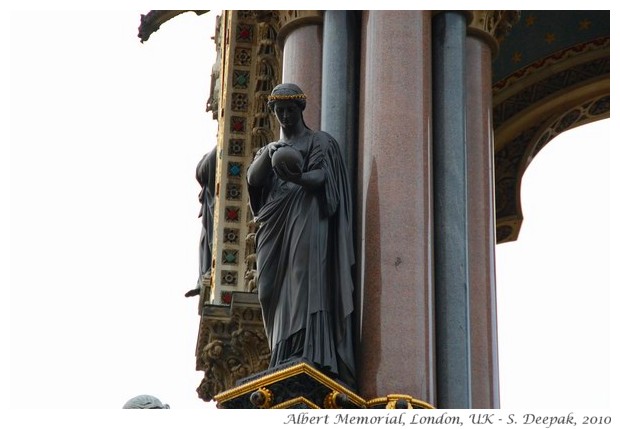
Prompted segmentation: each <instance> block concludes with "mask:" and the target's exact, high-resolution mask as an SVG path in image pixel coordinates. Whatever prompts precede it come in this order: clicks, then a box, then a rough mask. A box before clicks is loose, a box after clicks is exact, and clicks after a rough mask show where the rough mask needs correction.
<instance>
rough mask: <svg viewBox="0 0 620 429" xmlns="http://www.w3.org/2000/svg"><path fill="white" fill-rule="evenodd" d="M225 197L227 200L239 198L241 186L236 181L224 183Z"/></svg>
mask: <svg viewBox="0 0 620 429" xmlns="http://www.w3.org/2000/svg"><path fill="white" fill-rule="evenodd" d="M226 199H227V200H240V199H241V186H240V185H238V184H237V183H227V184H226Z"/></svg>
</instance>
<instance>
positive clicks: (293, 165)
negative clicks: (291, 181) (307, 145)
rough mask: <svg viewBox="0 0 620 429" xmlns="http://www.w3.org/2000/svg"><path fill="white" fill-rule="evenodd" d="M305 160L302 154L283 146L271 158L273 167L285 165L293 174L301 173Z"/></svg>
mask: <svg viewBox="0 0 620 429" xmlns="http://www.w3.org/2000/svg"><path fill="white" fill-rule="evenodd" d="M303 162H304V159H303V157H302V156H301V152H299V151H298V150H297V149H295V148H293V147H291V146H282V147H279V148H278V150H276V151H275V152H274V153H273V155H272V156H271V165H272V166H273V167H275V166H276V165H278V164H280V163H284V164H285V165H286V167H287V168H288V170H289V171H290V172H291V173H301V171H302V167H303Z"/></svg>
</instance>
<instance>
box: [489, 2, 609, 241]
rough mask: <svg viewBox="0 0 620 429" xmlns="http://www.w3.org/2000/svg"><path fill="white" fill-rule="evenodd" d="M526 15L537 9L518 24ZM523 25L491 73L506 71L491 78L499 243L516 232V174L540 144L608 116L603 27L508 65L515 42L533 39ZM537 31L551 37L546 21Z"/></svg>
mask: <svg viewBox="0 0 620 429" xmlns="http://www.w3.org/2000/svg"><path fill="white" fill-rule="evenodd" d="M528 16H532V17H534V16H538V15H534V14H532V15H528V13H527V11H525V13H524V15H523V16H522V20H521V26H522V27H523V28H525V27H527V23H524V22H523V20H526V21H527V19H528ZM598 18H601V19H604V18H605V15H600V16H598ZM595 19H596V16H590V17H587V18H586V17H584V16H583V15H579V13H578V12H577V11H572V12H567V13H566V15H565V16H559V17H557V20H558V25H561V24H562V23H563V24H564V25H567V24H566V23H567V22H569V21H572V22H573V23H575V25H581V26H586V24H587V23H589V24H587V25H588V26H591V25H592V20H595ZM607 19H608V15H607ZM541 20H542V18H541ZM523 28H522V29H521V32H520V31H519V28H517V29H516V32H513V33H511V35H510V37H514V38H515V39H516V40H513V41H512V43H513V45H512V48H513V49H512V50H510V49H507V50H504V52H503V53H502V54H500V56H501V55H503V56H504V57H503V58H499V61H498V62H499V65H498V64H495V65H494V73H496V74H501V73H503V75H504V76H505V77H504V78H502V79H501V80H498V81H495V82H494V84H493V121H494V132H495V187H496V191H495V199H496V222H497V231H496V236H497V242H498V243H503V242H508V241H514V240H516V239H517V237H518V235H519V229H520V227H521V223H522V221H523V213H522V211H521V197H520V194H521V179H522V177H523V174H524V173H525V170H526V169H527V167H528V165H529V164H530V163H531V161H532V159H533V158H534V157H535V156H536V154H537V153H538V152H539V151H540V149H542V147H544V146H545V145H546V144H547V143H548V142H549V141H551V140H552V139H553V138H555V137H557V136H558V135H559V134H561V133H562V132H564V131H567V130H569V129H572V128H575V127H578V126H580V125H584V124H587V123H590V122H594V121H598V120H600V119H606V118H608V117H609V109H610V91H609V88H610V75H609V72H610V58H609V52H610V50H609V35H608V33H607V35H600V34H598V35H596V37H594V38H591V39H589V40H587V39H586V40H585V41H579V43H575V40H574V37H576V36H574V35H573V36H572V37H573V40H571V41H570V43H568V46H567V45H564V46H562V48H561V49H559V50H556V51H553V52H545V54H544V55H543V56H542V57H539V58H536V59H535V60H533V61H532V62H531V63H529V64H528V65H527V66H525V67H521V68H518V69H514V66H513V69H510V68H509V63H510V62H511V59H512V60H514V59H518V58H519V56H518V54H519V52H518V51H517V50H516V48H515V46H518V45H519V44H522V45H526V46H531V45H532V44H533V43H535V42H534V41H533V40H529V39H528V38H529V37H530V36H531V34H530V32H528V31H529V30H528V31H526V30H524V29H523ZM597 28H598V27H597ZM541 34H544V35H545V37H548V38H551V35H552V34H554V33H553V32H552V29H550V28H549V27H545V30H543V31H539V34H537V36H538V37H541ZM589 37H592V35H591V34H590V36H589ZM538 43H541V41H540V40H538ZM501 49H502V48H500V51H501ZM540 49H541V50H542V48H540Z"/></svg>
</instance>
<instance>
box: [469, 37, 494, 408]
mask: <svg viewBox="0 0 620 429" xmlns="http://www.w3.org/2000/svg"><path fill="white" fill-rule="evenodd" d="M466 55H467V66H466V69H467V165H468V172H467V187H468V194H469V197H468V200H469V205H468V209H469V222H468V223H469V279H470V282H471V300H470V306H471V342H472V349H471V352H472V400H473V404H472V406H473V408H484V409H489V408H499V374H498V371H499V369H498V356H497V311H496V310H497V304H496V293H495V199H494V196H495V190H494V184H495V180H494V177H493V172H494V166H493V123H492V120H493V118H492V93H491V84H492V83H491V48H490V46H489V45H488V44H487V43H486V42H485V41H483V40H482V39H481V38H478V37H474V36H468V37H467V41H466Z"/></svg>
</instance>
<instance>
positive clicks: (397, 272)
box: [357, 11, 435, 404]
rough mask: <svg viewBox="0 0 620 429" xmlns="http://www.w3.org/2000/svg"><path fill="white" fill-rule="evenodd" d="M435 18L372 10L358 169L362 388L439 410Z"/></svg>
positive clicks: (365, 42) (367, 19)
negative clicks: (433, 169) (434, 249)
mask: <svg viewBox="0 0 620 429" xmlns="http://www.w3.org/2000/svg"><path fill="white" fill-rule="evenodd" d="M430 30H431V14H430V12H429V11H364V12H363V15H362V24H361V33H362V36H361V37H362V52H361V76H360V82H361V83H360V143H359V164H358V184H357V186H358V189H357V204H358V228H357V230H358V237H357V238H358V240H357V241H358V247H359V251H358V270H359V275H360V279H359V281H358V295H359V299H360V301H361V305H360V308H361V310H362V311H361V314H360V317H361V332H360V338H359V346H358V356H359V359H358V366H359V368H358V383H359V391H360V394H361V395H362V396H363V397H364V398H366V399H371V398H377V397H384V396H386V395H388V394H404V395H411V396H413V397H415V398H417V399H421V400H423V401H426V402H429V403H431V404H434V403H435V383H434V379H435V370H434V341H433V292H432V283H433V280H432V258H433V257H432V255H433V252H432V243H433V239H432V218H433V216H432V205H431V196H432V189H431V181H432V172H431V165H432V159H431V69H430V67H431V40H430V37H431V33H430Z"/></svg>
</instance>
